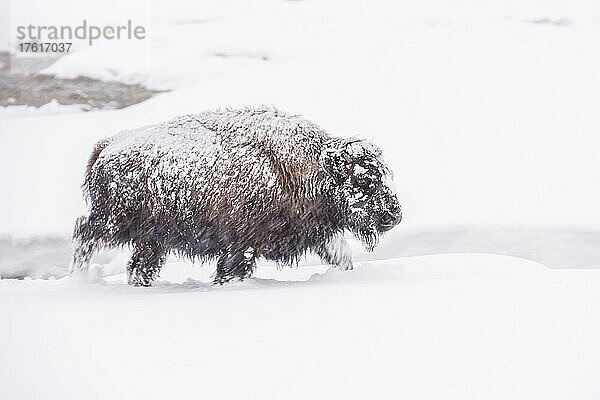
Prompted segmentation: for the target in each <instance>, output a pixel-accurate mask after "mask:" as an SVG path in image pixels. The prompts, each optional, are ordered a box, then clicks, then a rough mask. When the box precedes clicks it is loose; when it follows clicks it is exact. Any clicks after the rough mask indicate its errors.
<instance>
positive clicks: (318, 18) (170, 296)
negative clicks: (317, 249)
mask: <svg viewBox="0 0 600 400" xmlns="http://www.w3.org/2000/svg"><path fill="white" fill-rule="evenodd" d="M0 2H1V4H2V6H1V7H0V11H1V13H0V24H1V25H2V28H3V29H5V28H7V27H8V30H9V32H13V31H14V30H15V27H16V26H18V25H27V24H41V25H44V24H54V25H61V24H69V25H73V26H76V25H78V24H80V23H81V20H82V19H83V18H86V19H87V20H88V21H89V22H90V23H93V24H97V25H103V24H114V25H118V24H123V23H126V21H127V19H131V20H132V21H133V22H134V23H136V24H141V25H144V26H145V27H146V32H147V38H146V39H145V40H143V41H126V40H120V41H116V40H115V41H110V42H109V41H98V42H96V43H95V44H94V45H93V46H91V47H90V46H86V45H85V44H82V43H78V44H76V46H75V48H76V51H74V52H73V53H71V54H69V55H67V56H65V57H62V58H60V59H58V60H57V61H56V62H54V63H52V64H50V65H48V66H44V68H43V69H42V70H41V72H42V73H47V74H54V75H55V76H56V77H57V78H77V77H80V76H85V77H89V78H94V79H98V80H102V81H117V82H121V83H126V84H140V85H143V86H145V87H147V88H149V89H153V90H157V91H162V92H161V93H159V94H157V95H155V96H153V97H152V98H150V99H149V100H147V101H145V102H142V103H139V104H136V105H133V106H130V107H127V108H123V109H119V110H100V111H90V112H84V111H83V109H82V107H78V106H76V105H60V104H58V103H57V102H52V103H50V104H48V105H46V106H43V107H41V108H37V109H36V108H33V107H27V106H11V107H0V190H1V195H0V276H2V277H18V278H25V279H23V280H15V279H4V280H2V281H0V316H1V318H2V322H3V323H2V327H1V328H0V398H7V399H21V398H22V399H28V398H61V399H65V398H73V399H80V398H128V399H131V398H159V397H166V396H175V397H186V398H192V397H194V398H195V397H198V396H206V397H209V398H258V399H266V398H302V399H307V398H311V399H312V398H323V399H326V398H344V399H347V398H367V397H368V398H443V399H481V398H485V399H506V398H511V399H521V398H523V399H524V398H527V399H596V398H600V397H599V396H600V382H599V381H598V379H597V378H598V376H600V375H599V374H600V345H599V344H598V337H600V269H594V268H593V267H600V211H599V209H598V207H599V204H600V189H599V187H598V182H599V179H600V160H599V156H600V151H599V146H600V139H599V138H598V133H599V130H600V112H599V108H600V47H599V46H598V38H600V3H599V2H598V1H597V0H591V1H583V0H577V1H535V0H526V1H495V2H494V1H478V2H472V1H440V0H435V1H411V2H391V1H388V2H386V1H369V2H366V1H363V2H359V1H339V0H338V1H322V2H316V1H311V0H301V1H283V0H281V1H266V0H262V1H252V2H249V1H235V0H230V1H219V2H217V1H212V2H206V1H194V2H192V1H183V0H171V1H168V2H166V1H153V2H151V1H141V0H119V1H116V0H114V1H113V0H109V1H105V2H102V5H101V6H100V5H99V4H97V3H96V2H94V1H90V0H87V1H77V2H76V1H64V2H61V4H60V7H59V6H57V5H56V4H54V3H48V4H46V3H42V2H38V1H32V0H28V1H23V2H19V1H15V0H13V1H12V2H11V1H9V0H0ZM0 38H1V37H0ZM14 45H15V44H14V43H11V42H10V41H5V43H4V44H3V46H4V47H2V46H0V51H9V52H13V51H14ZM13 57H17V55H15V54H13ZM1 90H3V88H2V87H1V86H0V91H1ZM243 104H273V105H276V106H278V107H280V108H282V109H284V110H288V111H292V112H297V113H301V114H303V115H304V116H305V117H307V118H309V119H311V120H313V121H315V122H317V123H318V124H320V125H321V126H322V127H323V128H325V129H327V130H328V131H329V132H331V133H332V134H335V135H340V136H352V135H358V136H360V137H364V138H369V139H372V140H373V141H374V142H375V143H377V144H379V145H380V146H381V147H382V148H383V150H384V154H385V158H386V160H387V162H388V163H389V165H390V166H391V168H392V170H393V171H394V173H395V180H396V185H397V186H398V188H399V191H400V200H401V202H402V204H403V212H404V219H403V221H402V223H401V224H400V225H399V226H398V227H397V228H395V229H394V230H393V231H392V232H390V233H389V234H388V235H386V236H385V237H384V238H383V240H382V243H381V244H380V246H379V247H378V248H377V249H376V250H375V251H374V252H373V253H365V252H364V251H363V250H361V249H360V247H359V246H358V244H357V243H356V242H353V249H354V254H355V260H357V264H358V266H357V269H356V270H355V271H353V272H348V273H342V272H339V271H336V270H330V271H328V270H327V267H326V266H322V265H318V264H319V262H318V260H317V259H316V258H314V257H308V258H307V260H306V261H305V262H304V263H302V265H300V266H299V267H298V268H294V269H284V270H280V271H278V270H276V269H275V268H274V267H273V266H272V265H268V264H264V263H263V264H262V265H261V264H260V263H259V268H258V270H257V278H256V279H253V280H251V281H248V282H244V283H235V284H232V285H229V286H226V287H218V288H217V287H213V286H211V285H209V284H208V283H207V282H209V281H210V276H211V274H212V273H213V272H214V269H213V268H214V266H212V265H206V266H200V265H198V264H197V265H191V264H189V263H186V262H182V261H181V260H177V259H176V258H173V259H172V260H170V261H169V263H168V265H167V266H166V268H165V270H164V273H163V274H162V276H161V280H160V282H159V283H158V284H157V285H156V287H154V288H150V289H142V288H129V287H127V286H126V284H125V278H124V275H123V271H124V264H125V262H126V260H127V256H128V255H127V252H126V251H112V252H107V253H105V254H102V255H100V256H99V257H97V259H96V260H95V261H94V262H95V263H96V269H95V271H96V276H95V277H92V278H91V281H92V282H88V283H82V282H75V281H73V280H71V279H69V278H64V276H65V274H66V268H67V266H68V262H69V257H70V254H69V252H70V248H69V240H68V238H69V235H70V231H71V229H72V225H73V222H74V220H75V218H76V217H78V216H79V215H82V214H84V213H85V204H84V202H83V200H82V198H81V191H80V185H81V183H82V181H83V170H84V166H85V162H86V160H87V157H88V156H89V154H90V151H91V148H92V146H93V144H94V143H95V142H96V141H97V140H99V139H101V138H104V137H107V136H110V135H112V134H114V133H116V132H118V131H119V130H122V129H126V128H135V127H138V126H142V125H146V124H151V123H156V122H160V121H164V120H167V119H170V118H172V117H174V116H177V115H181V114H185V113H194V112H199V111H202V110H205V109H211V108H216V107H221V106H230V105H231V106H238V105H243ZM582 267H586V268H582ZM32 278H33V279H32ZM38 278H43V279H38Z"/></svg>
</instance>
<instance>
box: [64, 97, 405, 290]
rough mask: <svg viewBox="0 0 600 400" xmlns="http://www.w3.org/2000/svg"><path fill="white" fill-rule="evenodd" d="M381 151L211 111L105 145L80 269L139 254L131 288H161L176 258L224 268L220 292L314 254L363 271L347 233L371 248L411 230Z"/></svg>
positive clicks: (280, 121) (95, 165)
mask: <svg viewBox="0 0 600 400" xmlns="http://www.w3.org/2000/svg"><path fill="white" fill-rule="evenodd" d="M388 178H390V172H389V170H388V169H387V167H386V166H385V164H384V163H383V161H382V159H381V151H380V150H379V149H378V148H377V147H375V146H374V145H372V144H370V143H367V142H364V141H360V140H356V139H354V140H346V139H340V138H334V137H331V136H329V135H328V134H327V133H326V132H325V131H323V130H322V129H321V128H319V127H318V126H317V125H315V124H313V123H312V122H310V121H308V120H306V119H303V118H302V117H300V116H298V115H292V114H287V113H284V112H281V111H279V110H277V109H274V108H268V107H260V108H246V109H227V110H220V111H214V112H213V111H209V112H204V113H200V114H196V115H189V116H183V117H179V118H176V119H174V120H172V121H169V122H165V123H162V124H158V125H153V126H147V127H143V128H139V129H134V130H129V131H124V132H121V133H119V134H117V135H115V136H113V137H112V138H109V139H106V140H103V141H101V142H99V143H98V144H97V145H96V146H95V148H94V150H93V152H92V155H91V157H90V160H89V164H88V168H87V173H86V179H85V183H84V193H85V194H86V197H87V199H88V202H89V204H90V214H89V216H86V217H81V218H79V219H78V220H77V222H76V224H75V230H74V233H73V238H74V243H75V252H74V260H73V266H72V267H73V270H74V271H78V270H82V269H85V268H86V267H87V265H88V263H89V260H90V257H91V255H92V254H93V253H94V251H96V250H97V249H98V248H100V247H104V246H122V245H131V246H133V257H132V259H131V261H130V262H129V264H128V268H127V270H128V276H129V282H130V283H131V284H133V285H150V284H151V283H152V281H153V280H154V279H155V278H156V277H157V276H158V273H159V271H160V267H161V266H162V264H163V263H164V261H165V259H166V256H167V255H168V254H169V253H170V252H172V251H175V252H177V253H179V254H181V255H184V256H187V257H189V258H192V259H193V258H200V259H201V260H207V259H211V258H217V260H218V261H217V275H216V277H215V282H218V283H223V282H226V281H228V280H230V279H232V278H234V277H239V278H241V279H243V278H245V277H248V276H250V275H251V274H252V272H253V270H254V268H255V260H256V258H257V257H264V258H266V259H269V260H275V261H277V262H280V263H288V264H289V263H293V262H295V261H297V260H298V258H299V257H300V256H302V255H303V254H305V252H307V251H314V252H316V253H317V254H319V255H320V256H321V257H322V258H323V259H324V260H325V261H326V262H328V263H332V264H336V265H339V266H340V267H342V268H346V269H349V268H351V267H352V261H351V256H350V254H349V251H348V246H347V244H346V243H345V241H344V239H343V232H344V230H350V231H352V232H353V233H354V234H355V235H357V236H358V237H359V238H360V239H361V240H362V241H363V242H364V243H365V245H366V246H367V247H368V248H372V247H373V246H374V245H375V244H376V243H377V237H378V236H379V234H380V233H381V232H384V231H386V230H388V229H390V228H391V227H393V226H394V225H395V224H397V223H398V222H399V221H400V218H401V209H400V205H399V203H398V200H397V198H396V196H395V195H394V194H393V193H392V191H391V190H390V188H389V186H388V185H387V184H386V179H388Z"/></svg>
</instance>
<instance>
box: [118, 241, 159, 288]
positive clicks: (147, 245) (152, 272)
mask: <svg viewBox="0 0 600 400" xmlns="http://www.w3.org/2000/svg"><path fill="white" fill-rule="evenodd" d="M166 258H167V252H166V251H165V250H164V249H163V248H162V246H160V245H159V244H158V243H156V242H144V243H135V244H134V248H133V255H132V257H131V260H129V263H127V278H128V279H127V280H128V282H129V284H130V285H132V286H150V285H152V282H154V280H155V279H156V278H157V277H158V274H159V273H160V269H161V267H162V266H163V264H164V263H165V260H166Z"/></svg>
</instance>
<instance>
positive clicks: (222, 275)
mask: <svg viewBox="0 0 600 400" xmlns="http://www.w3.org/2000/svg"><path fill="white" fill-rule="evenodd" d="M255 268H256V257H255V252H254V249H253V248H252V247H247V248H246V249H245V250H229V251H226V252H223V253H222V254H221V256H219V259H218V261H217V274H216V276H215V279H214V281H213V283H214V284H217V283H218V284H221V285H222V284H223V283H226V282H229V281H230V280H232V279H234V278H239V279H240V280H244V279H245V278H250V277H251V276H252V274H253V273H254V269H255Z"/></svg>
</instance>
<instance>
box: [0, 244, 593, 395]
mask: <svg viewBox="0 0 600 400" xmlns="http://www.w3.org/2000/svg"><path fill="white" fill-rule="evenodd" d="M322 270H323V268H313V269H311V270H310V271H303V270H284V271H265V268H263V269H262V271H261V270H259V271H261V275H262V276H265V275H270V276H272V277H276V278H278V279H292V280H293V281H288V282H286V281H276V280H272V279H266V278H262V279H254V280H252V281H249V282H244V283H235V284H232V285H228V286H223V287H215V286H212V285H210V284H208V283H203V282H201V281H198V280H188V281H184V282H183V283H176V282H178V281H179V280H180V278H181V277H180V276H178V273H177V272H173V274H172V275H171V272H172V271H166V274H165V275H166V276H168V277H169V278H170V279H172V282H166V281H163V282H161V283H160V284H158V285H157V286H156V287H153V288H130V287H128V286H126V284H125V279H124V277H123V276H115V277H112V278H111V279H110V280H108V279H107V281H106V282H103V283H99V284H95V285H89V284H87V285H82V284H78V283H76V282H73V281H71V280H68V279H62V280H50V281H41V280H30V281H15V280H3V281H0V293H1V294H2V301H1V302H0V315H2V322H3V328H2V329H0V346H1V348H2V351H1V352H0V360H1V363H2V368H1V369H0V371H1V372H0V397H1V398H3V399H31V398H44V399H82V398H86V399H158V398H183V399H187V398H198V397H205V398H210V399H220V398H223V399H237V398H255V399H281V398H286V399H365V398H369V399H399V398H401V399H460V400H467V399H474V400H475V399H477V400H478V399H489V400H492V399H544V400H549V399H557V400H559V399H560V400H563V399H590V400H592V399H597V398H599V396H600V385H599V383H598V376H599V374H600V362H599V360H600V347H599V346H598V336H599V335H600V290H599V289H600V270H598V269H584V270H580V269H578V270H550V269H547V268H546V267H544V266H542V265H539V264H536V263H533V262H530V261H525V260H521V259H514V258H509V257H503V256H493V255H444V256H422V257H413V258H405V259H392V260H387V261H381V262H371V263H368V264H363V265H360V266H359V267H358V268H357V269H356V270H355V271H353V272H349V273H348V272H340V271H337V270H330V271H327V272H326V273H324V274H319V275H315V276H313V277H312V278H310V279H308V280H306V279H307V278H308V275H309V274H310V273H313V272H323V271H322ZM293 271H295V274H296V275H289V274H290V273H292V272H293Z"/></svg>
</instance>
